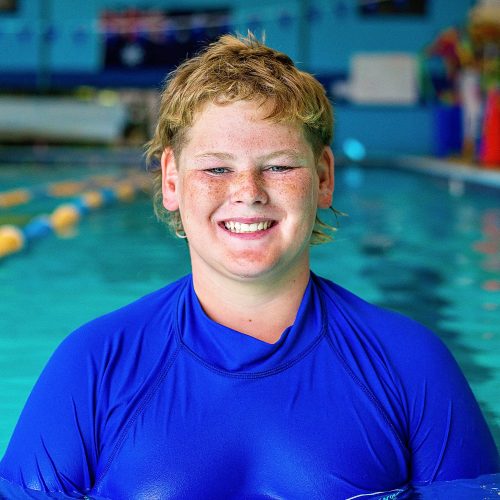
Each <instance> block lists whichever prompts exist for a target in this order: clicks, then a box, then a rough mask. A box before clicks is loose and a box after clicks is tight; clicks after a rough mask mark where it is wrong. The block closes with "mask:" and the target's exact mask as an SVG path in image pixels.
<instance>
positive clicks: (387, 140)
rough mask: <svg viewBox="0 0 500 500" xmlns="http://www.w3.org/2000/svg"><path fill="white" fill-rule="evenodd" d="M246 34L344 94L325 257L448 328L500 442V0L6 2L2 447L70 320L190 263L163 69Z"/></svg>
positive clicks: (368, 288) (373, 293) (0, 237)
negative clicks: (152, 176) (168, 221)
mask: <svg viewBox="0 0 500 500" xmlns="http://www.w3.org/2000/svg"><path fill="white" fill-rule="evenodd" d="M247 30H252V31H253V32H254V33H255V34H256V36H257V37H263V36H264V35H265V39H266V42H267V43H268V44H269V45H270V46H272V47H274V48H276V49H279V50H282V51H284V52H286V53H287V54H289V55H290V56H291V57H292V58H293V59H294V61H295V62H296V64H297V65H298V66H299V67H300V68H301V69H304V70H307V71H310V72H312V73H314V75H315V76H316V77H317V78H318V79H319V80H320V81H321V82H322V83H323V84H324V86H325V88H326V90H327V92H328V95H329V97H330V99H331V101H332V103H333V105H334V113H335V131H334V132H335V133H334V143H333V149H334V152H335V154H336V158H337V163H336V168H337V170H336V193H335V202H334V203H335V207H336V208H338V209H340V210H341V211H343V212H346V213H347V214H348V217H340V218H339V220H338V221H335V219H333V220H332V219H331V218H330V219H331V220H330V222H331V223H332V224H334V225H335V224H336V223H337V222H338V224H339V226H340V227H339V231H338V232H337V235H336V238H335V241H334V243H333V244H331V245H322V246H320V247H317V248H314V249H313V250H312V268H313V270H315V271H316V272H318V273H319V274H321V275H323V276H325V277H327V278H330V279H332V280H334V281H336V282H337V283H339V284H340V285H342V286H345V287H347V288H349V289H351V290H352V291H354V292H355V293H358V294H360V295H361V296H363V297H364V298H365V299H367V300H370V301H372V302H375V303H377V304H380V305H382V306H384V307H388V308H391V309H394V310H397V311H400V312H402V313H404V314H407V315H409V316H411V317H413V318H414V319H416V320H418V321H420V322H422V323H424V324H425V325H427V326H428V327H429V328H431V329H432V330H434V331H435V332H436V333H437V334H438V335H439V336H440V337H441V338H442V339H443V340H444V341H445V343H446V344H447V345H448V347H449V348H450V349H451V350H452V352H453V354H454V355H455V357H456V358H457V360H458V362H459V363H460V365H461V367H462V369H463V370H464V372H465V374H466V376H467V379H468V380H469V382H470V384H471V386H472V389H473V390H474V392H475V394H476V396H477V398H478V400H479V402H480V404H481V407H482V409H483V412H484V413H485V415H486V418H487V420H488V422H489V424H490V427H491V429H492V431H493V434H494V437H495V439H496V441H497V443H498V444H499V445H500V370H499V366H500V0H267V1H264V0H252V1H247V0H184V1H182V2H181V1H173V0H172V1H171V0H86V1H76V0H0V456H1V455H2V452H3V450H4V448H5V446H6V445H7V442H8V439H9V436H10V434H11V432H12V429H13V428H14V425H15V422H16V420H17V418H18V415H19V412H20V411H21V409H22V406H23V404H24V401H25V400H26V397H27V395H28V394H29V390H30V388H31V387H32V385H33V383H34V382H35V380H36V379H37V377H38V375H39V373H40V371H41V370H42V368H43V366H44V364H45V363H46V361H47V359H48V358H49V356H50V354H51V353H52V352H53V350H54V349H55V347H56V346H57V345H58V344H59V342H61V340H62V339H63V338H64V337H65V336H66V335H67V334H68V333H69V332H70V331H72V330H73V329H75V328H77V327H78V326H79V325H80V324H82V323H84V322H85V321H88V320H90V319H92V318H94V317H96V316H97V315H100V314H104V313H106V312H108V311H110V310H112V309H115V308H117V307H120V306H122V305H124V304H126V303H127V302H131V301H132V300H134V299H136V298H138V297H139V296H141V295H144V294H146V293H148V292H150V291H152V290H154V289H156V288H159V287H161V286H164V285H165V284H167V283H169V282H171V281H172V280H174V279H176V278H178V277H180V276H181V275H183V274H185V273H188V272H189V257H188V254H187V247H186V245H185V243H184V242H183V241H179V240H175V239H174V238H171V237H169V236H168V234H167V230H166V229H165V228H164V227H163V226H162V225H160V224H158V223H157V222H156V221H155V219H154V216H153V214H152V208H151V202H150V199H149V191H150V181H149V179H148V177H147V175H146V174H145V172H144V159H143V156H142V145H143V144H144V142H145V141H147V140H148V139H149V138H150V136H151V133H152V129H153V127H154V126H155V121H156V116H157V109H158V99H159V91H160V88H161V85H162V82H163V80H164V78H165V75H166V74H167V73H168V72H169V71H171V70H172V69H173V68H175V67H176V65H178V64H179V63H180V62H182V61H183V60H184V58H185V57H186V56H188V55H191V54H193V53H195V52H196V51H197V50H199V49H200V48H201V47H203V46H204V45H205V44H206V43H208V42H210V41H212V40H214V39H216V38H217V37H218V36H220V35H221V34H223V33H227V32H232V33H235V32H239V33H242V34H246V32H247ZM325 218H326V219H327V220H328V214H325ZM422 362H423V363H425V360H422ZM416 369H418V367H416ZM495 495H496V493H495ZM446 498H455V496H454V495H453V494H450V495H448V497H446Z"/></svg>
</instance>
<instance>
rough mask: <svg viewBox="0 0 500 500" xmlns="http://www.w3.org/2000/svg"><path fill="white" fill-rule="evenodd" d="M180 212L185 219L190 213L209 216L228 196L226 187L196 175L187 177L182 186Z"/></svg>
mask: <svg viewBox="0 0 500 500" xmlns="http://www.w3.org/2000/svg"><path fill="white" fill-rule="evenodd" d="M181 192H182V196H181V203H180V211H181V215H182V216H183V218H184V217H187V216H188V213H197V214H200V215H205V216H206V215H207V214H206V213H205V212H208V215H210V212H211V211H212V210H214V209H216V208H217V206H218V204H220V203H221V201H222V200H223V199H224V197H225V195H226V187H225V185H223V184H222V183H221V182H214V181H213V180H212V179H210V178H207V177H206V176H204V177H203V178H201V177H198V176H196V175H193V176H187V177H186V179H185V180H184V181H183V182H182V184H181Z"/></svg>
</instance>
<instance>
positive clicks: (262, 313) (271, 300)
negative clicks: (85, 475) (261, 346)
mask: <svg viewBox="0 0 500 500" xmlns="http://www.w3.org/2000/svg"><path fill="white" fill-rule="evenodd" d="M309 274H310V272H309V267H305V268H303V269H300V270H299V271H298V272H295V273H293V274H291V275H289V276H286V277H281V278H280V279H274V278H273V279H271V278H268V279H240V280H235V279H233V278H230V277H227V276H224V275H216V276H214V275H207V274H206V273H200V272H197V270H196V268H195V267H194V266H193V283H194V289H195V292H196V295H197V296H198V299H199V301H200V303H201V305H202V307H203V310H204V311H205V313H206V314H207V315H208V316H209V317H210V318H211V319H213V320H214V321H216V322H217V323H220V324H222V325H224V326H227V327H229V328H232V329H233V330H236V331H239V332H241V333H244V334H246V335H250V336H252V337H255V338H258V339H260V340H262V341H264V342H268V343H275V342H276V341H277V340H279V338H280V336H281V334H282V333H283V331H284V330H285V329H286V328H287V327H288V326H290V325H292V324H293V323H294V321H295V316H296V315H297V311H298V309H299V306H300V303H301V300H302V297H303V295H304V292H305V289H306V287H307V283H308V281H309Z"/></svg>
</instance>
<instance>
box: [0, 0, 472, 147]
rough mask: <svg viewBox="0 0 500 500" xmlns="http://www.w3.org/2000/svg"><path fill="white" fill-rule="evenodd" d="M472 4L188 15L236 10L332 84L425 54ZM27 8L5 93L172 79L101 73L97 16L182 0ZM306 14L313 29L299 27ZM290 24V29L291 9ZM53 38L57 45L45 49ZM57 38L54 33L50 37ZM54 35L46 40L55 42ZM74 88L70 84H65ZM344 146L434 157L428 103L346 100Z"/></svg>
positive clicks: (243, 2) (6, 47) (63, 0)
mask: <svg viewBox="0 0 500 500" xmlns="http://www.w3.org/2000/svg"><path fill="white" fill-rule="evenodd" d="M473 4H474V2H473V1H472V0H453V1H451V0H428V12H427V15H426V16H424V17H411V16H407V17H385V18H376V19H375V18H373V19H369V18H363V17H361V16H359V14H358V13H357V2H356V1H355V0H333V1H332V0H308V1H304V0H301V1H300V0H295V1H286V0H285V1H278V0H272V1H265V0H253V1H252V2H248V1H247V0H230V1H229V0H226V1H224V0H185V1H183V2H182V7H183V8H190V7H192V8H197V7H200V8H203V7H216V6H219V7H229V8H230V9H231V11H232V19H233V23H234V25H235V26H236V27H237V28H238V29H239V30H241V31H243V32H244V31H246V29H247V28H248V27H249V26H251V27H253V28H254V29H256V31H257V32H262V31H265V32H266V37H267V41H268V43H269V44H270V45H272V46H274V47H276V48H278V49H281V50H283V51H285V52H287V53H289V54H290V55H291V56H292V57H293V58H294V59H295V60H296V61H298V62H300V63H301V65H302V66H303V67H304V68H306V69H308V70H310V71H312V72H313V73H315V74H316V75H318V76H319V77H323V78H324V79H326V80H328V79H331V78H332V77H334V78H344V77H346V75H347V73H348V71H349V61H350V58H351V56H352V55H353V54H354V53H356V52H359V51H364V52H366V51H373V52H380V51H398V52H409V53H415V54H416V53H418V52H419V51H420V50H421V49H422V48H423V47H424V46H425V45H426V44H428V43H429V42H431V41H432V40H433V39H434V38H435V36H436V35H437V34H438V33H439V32H440V31H441V30H442V29H444V28H446V27H448V26H451V25H460V24H463V23H464V21H465V19H466V15H467V11H468V9H469V8H470V7H471V6H472V5H473ZM18 5H19V10H18V11H17V12H15V13H13V14H3V15H2V16H1V17H0V54H1V55H0V89H1V87H4V88H12V86H13V84H14V83H13V82H19V81H22V82H23V83H22V84H23V85H24V86H25V87H28V88H31V89H32V90H33V89H34V90H36V86H37V85H38V83H39V80H40V74H44V75H49V76H50V78H51V80H52V82H53V83H55V82H57V81H58V79H59V81H60V82H62V83H61V84H60V85H63V86H64V85H67V86H68V85H71V84H73V85H76V84H78V83H80V82H81V83H90V84H93V85H97V86H127V85H132V86H142V87H147V86H153V87H154V86H157V85H158V84H159V83H160V81H161V77H162V75H163V74H164V72H161V71H160V72H155V71H152V72H151V71H149V72H141V71H139V70H135V71H134V72H133V74H131V73H130V72H129V73H128V74H122V75H120V74H116V73H114V74H112V75H110V74H109V73H107V74H106V73H105V72H103V71H102V40H101V36H100V35H99V33H98V19H99V15H100V13H101V12H102V11H103V10H104V9H120V8H124V7H126V6H130V7H137V8H141V7H143V8H150V7H159V8H164V9H168V8H172V9H175V8H178V7H179V5H180V3H179V2H178V1H175V0H134V1H125V0H87V1H85V2H76V1H74V0H71V1H67V0H18ZM305 8H307V20H306V21H307V22H300V21H298V19H300V15H301V13H303V12H304V9H305ZM285 11H286V12H287V14H288V15H289V18H290V19H291V21H290V22H283V12H285ZM44 32H45V33H46V36H48V37H49V39H50V43H49V44H46V43H45V44H44V43H42V42H41V40H42V38H43V37H42V35H41V34H42V33H44ZM47 33H48V35H47ZM46 39H47V38H45V40H46ZM64 82H65V83H64ZM336 116H337V123H338V127H337V130H336V144H337V145H339V144H342V142H343V140H344V139H345V138H347V137H355V138H357V139H359V140H360V141H362V142H363V143H364V144H365V146H366V148H367V150H368V152H377V151H383V152H395V153H416V154H430V153H432V152H433V151H434V134H433V110H432V108H431V107H429V106H421V105H418V104H417V105H407V106H376V107H373V106H369V105H352V104H348V103H338V105H337V106H336Z"/></svg>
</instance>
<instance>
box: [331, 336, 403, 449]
mask: <svg viewBox="0 0 500 500" xmlns="http://www.w3.org/2000/svg"><path fill="white" fill-rule="evenodd" d="M327 341H328V344H329V345H330V348H331V349H332V351H333V352H334V354H335V355H336V356H337V357H338V358H339V360H340V363H341V365H342V367H343V368H344V370H345V371H346V372H347V375H348V376H349V377H350V378H351V379H352V380H353V382H354V383H355V384H356V385H357V386H358V387H359V388H360V389H361V390H362V391H363V392H364V393H365V394H366V396H367V397H368V399H369V400H370V401H371V403H372V404H373V405H374V406H375V408H376V409H377V411H378V412H379V413H380V415H381V416H382V418H383V419H384V420H385V422H386V423H387V425H388V426H389V429H390V430H391V432H392V434H393V435H394V437H395V438H396V440H397V442H398V444H399V446H400V447H401V451H402V452H403V454H407V453H408V449H407V448H406V446H405V444H404V443H403V441H402V439H401V437H400V436H399V434H398V433H397V431H396V429H395V428H394V424H393V423H392V422H391V419H390V418H389V415H387V413H386V412H385V410H384V409H383V408H382V406H381V404H380V402H379V401H378V399H377V398H376V397H375V395H374V394H373V392H372V391H371V390H370V389H369V388H368V387H367V386H366V385H365V384H363V382H361V380H360V379H359V378H358V377H357V376H356V374H355V373H354V372H353V371H352V369H351V367H350V366H349V365H348V363H347V361H346V359H345V358H344V357H343V356H342V354H341V353H340V352H339V351H338V349H337V348H336V347H335V346H334V345H333V340H332V338H331V336H330V335H327Z"/></svg>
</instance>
